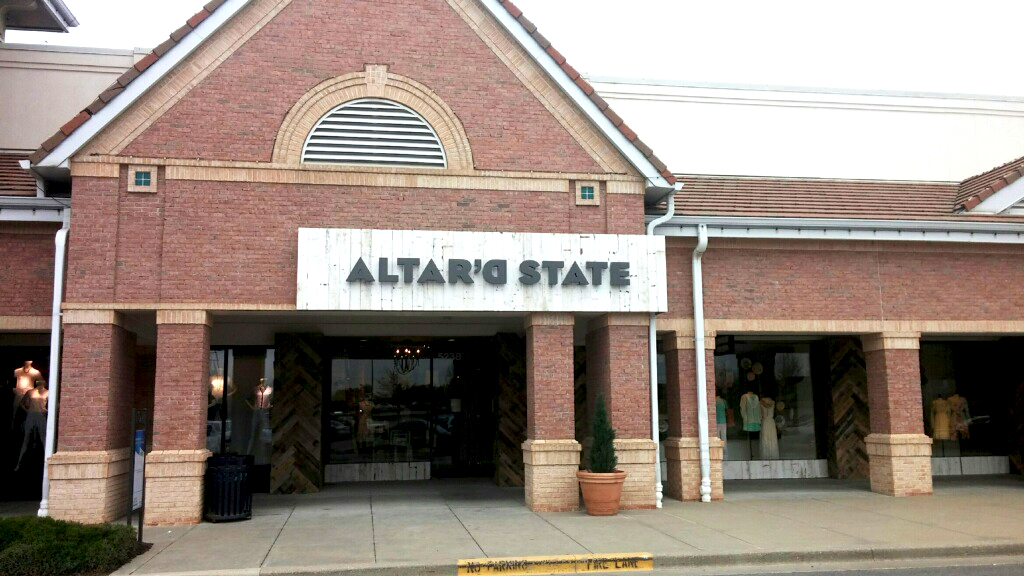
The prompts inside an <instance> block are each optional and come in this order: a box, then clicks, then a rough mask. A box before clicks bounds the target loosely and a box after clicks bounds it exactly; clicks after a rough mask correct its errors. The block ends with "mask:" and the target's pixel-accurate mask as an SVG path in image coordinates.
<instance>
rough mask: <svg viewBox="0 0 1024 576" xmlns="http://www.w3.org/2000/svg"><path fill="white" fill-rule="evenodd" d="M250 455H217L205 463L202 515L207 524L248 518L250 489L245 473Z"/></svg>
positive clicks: (249, 466)
mask: <svg viewBox="0 0 1024 576" xmlns="http://www.w3.org/2000/svg"><path fill="white" fill-rule="evenodd" d="M252 464H253V459H252V456H245V455H240V454H217V455H215V456H211V457H210V459H209V460H208V461H207V468H206V486H205V498H204V500H205V513H204V516H205V518H206V519H207V520H209V521H210V522H230V521H234V520H248V519H249V518H252V487H251V486H250V484H249V470H250V469H251V468H252Z"/></svg>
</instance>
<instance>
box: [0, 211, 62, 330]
mask: <svg viewBox="0 0 1024 576" xmlns="http://www.w3.org/2000/svg"><path fill="white" fill-rule="evenodd" d="M56 233H57V228H55V227H54V226H52V225H47V226H41V225H31V226H19V227H18V228H17V229H15V228H14V226H12V225H10V224H4V223H0V286H3V293H4V296H3V298H0V316H49V315H50V313H51V306H52V305H53V301H52V298H53V257H54V251H55V249H56V248H55V245H54V235H55V234H56Z"/></svg>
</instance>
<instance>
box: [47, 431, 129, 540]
mask: <svg viewBox="0 0 1024 576" xmlns="http://www.w3.org/2000/svg"><path fill="white" fill-rule="evenodd" d="M130 455H131V450H130V449H128V448H119V449H116V450H98V451H89V452H57V453H55V454H54V455H53V456H51V457H50V461H49V474H50V499H49V502H48V510H49V516H50V517H51V518H56V519H58V520H70V521H73V522H82V523H84V524H100V523H104V522H112V521H114V520H117V519H118V518H121V517H123V516H124V515H125V514H127V512H128V468H129V462H128V457H129V456H130Z"/></svg>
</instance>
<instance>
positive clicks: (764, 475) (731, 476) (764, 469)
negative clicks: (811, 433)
mask: <svg viewBox="0 0 1024 576" xmlns="http://www.w3.org/2000/svg"><path fill="white" fill-rule="evenodd" d="M722 476H723V478H724V479H725V480H769V479H783V478H828V460H732V461H728V460H727V461H725V462H723V463H722Z"/></svg>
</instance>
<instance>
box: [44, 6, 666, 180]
mask: <svg viewBox="0 0 1024 576" xmlns="http://www.w3.org/2000/svg"><path fill="white" fill-rule="evenodd" d="M224 1H225V0H213V1H212V2H209V3H207V4H206V5H205V6H204V7H203V9H202V10H200V11H199V12H197V13H196V14H195V15H194V16H192V17H191V18H189V19H188V21H187V22H186V23H185V25H184V26H182V27H181V28H178V29H177V30H175V31H174V32H172V33H171V36H170V38H168V39H167V40H166V41H164V43H162V44H160V45H159V46H157V47H156V48H154V49H153V52H152V53H150V54H149V55H147V56H146V57H145V58H143V59H142V60H139V61H138V62H137V63H136V64H135V66H133V67H132V68H129V69H128V71H127V72H125V73H124V74H122V75H121V77H120V78H118V79H117V81H116V82H114V83H113V84H111V85H110V87H109V88H107V89H106V90H105V91H104V92H103V93H102V94H100V95H99V97H98V98H97V99H96V100H94V101H93V103H92V104H90V105H89V106H87V107H86V108H85V109H84V110H82V111H81V112H79V113H78V115H77V116H75V117H74V118H72V119H71V120H70V121H69V122H68V123H67V124H65V125H64V126H62V127H61V129H60V130H58V131H57V133H56V134H54V135H53V136H51V137H50V138H49V139H47V140H46V141H45V142H43V143H42V145H41V146H40V148H39V149H38V150H36V151H35V152H34V153H33V154H32V155H31V156H30V157H29V159H30V160H31V161H32V163H33V164H35V163H37V162H39V161H40V160H42V159H43V158H45V157H46V156H47V155H48V154H49V153H50V152H51V151H53V150H54V149H55V148H56V147H57V146H58V145H60V143H61V142H63V141H64V140H65V139H66V138H67V137H68V136H70V135H71V133H73V132H74V131H75V130H77V129H78V128H79V127H80V126H81V125H82V124H84V123H85V122H86V120H88V119H89V118H90V117H91V116H93V115H94V114H96V113H97V112H99V111H100V110H101V109H103V107H104V106H106V105H107V103H109V102H110V101H111V100H112V99H113V98H114V97H115V96H117V95H118V94H120V93H121V91H122V90H124V88H125V86H127V85H128V84H130V83H131V82H132V81H133V80H135V79H136V78H138V77H139V75H140V74H142V72H143V71H145V70H146V69H147V68H149V67H150V66H152V65H153V63H154V62H156V61H157V60H158V59H159V58H160V57H162V56H163V55H164V54H166V53H167V51H168V50H170V49H171V48H173V47H174V46H175V45H176V44H177V43H178V42H180V41H181V39H182V38H184V37H185V36H187V35H188V34H189V33H190V32H191V31H192V30H193V29H195V27H196V26H199V24H200V22H202V21H203V20H206V18H207V17H208V16H209V15H210V14H212V13H213V11H214V10H216V9H217V8H219V7H220V6H221V4H223V3H224ZM500 3H501V5H502V7H504V8H505V10H507V11H508V13H509V14H511V15H512V17H513V18H515V19H516V20H517V21H518V22H519V24H520V25H521V26H522V27H523V28H524V29H526V31H527V32H528V33H529V34H530V36H532V37H533V39H534V40H536V41H537V43H538V44H540V46H541V47H542V48H543V49H544V50H546V51H547V53H548V54H549V55H550V56H551V57H552V58H554V60H555V62H557V63H558V65H559V66H560V67H561V68H562V70H563V71H565V73H566V74H568V75H569V78H570V79H571V80H572V81H573V82H575V83H576V85H577V86H579V87H580V89H581V90H583V92H584V93H585V94H586V95H587V96H588V97H589V98H590V100H591V101H592V102H594V104H596V105H597V108H598V109H599V110H600V111H601V113H603V114H604V115H605V116H606V117H607V118H608V119H609V120H610V121H611V122H612V124H613V125H614V126H615V128H616V129H617V130H619V132H621V133H622V135H623V136H625V137H626V139H627V140H629V141H630V142H631V143H632V144H633V145H634V146H636V148H637V150H639V151H640V152H641V153H642V154H643V155H644V157H646V158H647V160H648V161H649V162H650V163H651V164H652V165H653V166H654V168H655V169H656V170H658V172H659V174H660V175H661V176H662V177H663V178H665V180H667V181H668V182H669V183H670V184H675V181H676V179H675V176H674V175H673V174H672V172H671V171H669V169H668V167H667V166H666V165H665V163H664V162H662V161H661V160H660V159H658V157H657V156H655V155H654V152H653V151H652V150H651V148H650V147H649V146H647V145H646V144H644V143H643V141H642V140H640V138H638V137H637V135H636V132H634V131H633V130H632V129H631V128H630V127H629V126H628V125H627V124H626V123H625V122H623V121H622V118H620V117H619V115H618V114H616V113H615V112H613V111H612V109H611V108H609V107H608V103H607V102H605V100H604V98H601V97H600V96H599V95H598V94H597V92H595V91H594V87H593V86H591V85H590V83H589V82H587V81H586V80H585V79H584V78H583V77H582V76H580V73H579V72H577V71H576V69H575V68H573V67H572V66H570V65H569V63H568V62H566V61H565V57H564V56H562V54H561V53H559V52H558V50H555V47H554V46H552V45H551V42H548V40H547V38H545V37H544V36H543V35H541V33H540V32H538V31H537V27H536V26H535V25H534V24H533V22H530V21H529V20H527V18H526V16H523V11H522V10H520V9H519V8H517V7H516V5H515V4H513V3H512V2H510V1H509V0H500Z"/></svg>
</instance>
